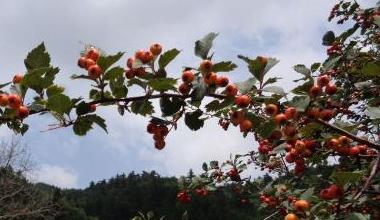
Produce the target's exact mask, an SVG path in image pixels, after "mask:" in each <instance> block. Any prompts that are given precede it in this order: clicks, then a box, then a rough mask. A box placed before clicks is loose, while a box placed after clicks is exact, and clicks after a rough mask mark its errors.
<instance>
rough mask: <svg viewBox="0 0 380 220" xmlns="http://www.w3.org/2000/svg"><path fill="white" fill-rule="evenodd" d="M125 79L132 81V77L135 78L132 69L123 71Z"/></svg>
mask: <svg viewBox="0 0 380 220" xmlns="http://www.w3.org/2000/svg"><path fill="white" fill-rule="evenodd" d="M125 77H126V78H127V79H132V78H133V77H135V71H134V70H133V69H128V70H126V71H125Z"/></svg>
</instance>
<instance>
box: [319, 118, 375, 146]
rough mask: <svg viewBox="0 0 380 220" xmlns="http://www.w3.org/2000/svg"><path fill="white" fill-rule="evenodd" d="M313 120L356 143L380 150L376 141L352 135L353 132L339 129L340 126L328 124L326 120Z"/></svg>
mask: <svg viewBox="0 0 380 220" xmlns="http://www.w3.org/2000/svg"><path fill="white" fill-rule="evenodd" d="M315 121H316V122H317V123H319V124H321V125H324V126H326V127H329V128H331V129H332V130H334V131H336V132H338V133H340V134H343V135H346V136H347V137H349V138H351V139H352V140H354V141H356V142H358V143H361V144H365V145H367V146H368V147H371V148H375V149H377V150H380V144H376V143H374V142H371V141H369V140H366V139H363V138H360V137H358V136H356V135H354V134H351V133H350V132H348V131H346V130H343V129H341V128H339V127H337V126H335V125H332V124H330V123H328V122H325V121H323V120H321V119H316V120H315Z"/></svg>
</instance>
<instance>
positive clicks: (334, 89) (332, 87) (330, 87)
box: [325, 83, 338, 95]
mask: <svg viewBox="0 0 380 220" xmlns="http://www.w3.org/2000/svg"><path fill="white" fill-rule="evenodd" d="M325 91H326V93H327V94H329V95H334V94H335V93H336V92H337V91H338V89H337V87H336V85H335V84H333V83H329V84H327V86H326V90H325Z"/></svg>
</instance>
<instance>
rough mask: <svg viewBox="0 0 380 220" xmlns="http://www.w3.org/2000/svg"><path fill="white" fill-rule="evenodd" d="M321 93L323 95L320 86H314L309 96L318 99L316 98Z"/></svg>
mask: <svg viewBox="0 0 380 220" xmlns="http://www.w3.org/2000/svg"><path fill="white" fill-rule="evenodd" d="M320 93H321V87H320V86H318V85H314V86H312V87H311V88H310V90H309V94H310V96H312V97H316V96H318V95H319V94H320Z"/></svg>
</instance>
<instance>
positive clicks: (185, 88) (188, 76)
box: [178, 70, 195, 95]
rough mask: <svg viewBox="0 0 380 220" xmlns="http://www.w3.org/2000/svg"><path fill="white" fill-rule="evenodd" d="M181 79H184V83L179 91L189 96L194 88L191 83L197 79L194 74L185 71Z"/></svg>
mask: <svg viewBox="0 0 380 220" xmlns="http://www.w3.org/2000/svg"><path fill="white" fill-rule="evenodd" d="M181 79H182V83H181V85H179V87H178V91H179V92H180V93H181V94H182V95H188V94H189V93H190V89H191V86H192V85H191V83H192V82H193V81H194V79H195V76H194V73H193V72H192V71H190V70H185V71H183V73H182V77H181Z"/></svg>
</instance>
